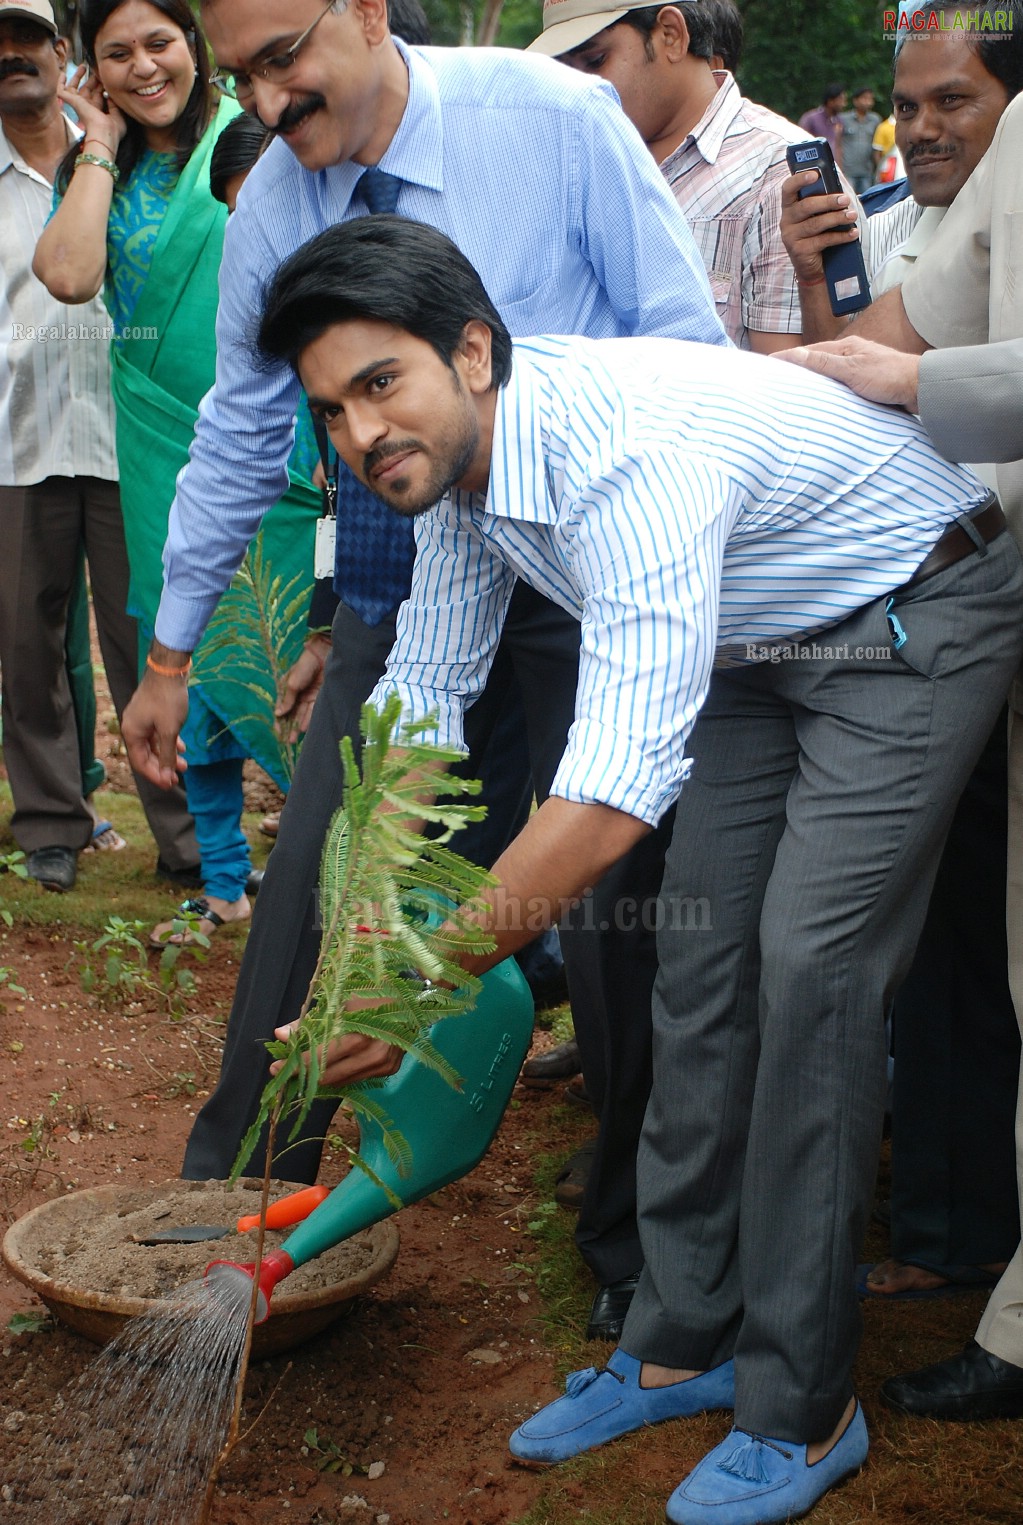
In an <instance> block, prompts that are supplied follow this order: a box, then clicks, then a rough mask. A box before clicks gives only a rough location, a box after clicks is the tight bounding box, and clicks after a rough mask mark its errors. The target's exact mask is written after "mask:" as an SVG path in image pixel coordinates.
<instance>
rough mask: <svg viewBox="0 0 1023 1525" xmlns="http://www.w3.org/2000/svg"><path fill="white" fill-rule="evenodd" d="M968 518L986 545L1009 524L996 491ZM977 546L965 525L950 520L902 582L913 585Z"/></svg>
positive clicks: (949, 565) (942, 569)
mask: <svg viewBox="0 0 1023 1525" xmlns="http://www.w3.org/2000/svg"><path fill="white" fill-rule="evenodd" d="M969 519H970V526H971V528H972V529H975V530H976V532H977V534H978V535H979V536H980V538H981V540H982V541H983V542H984V543H985V545H987V544H990V542H991V541H992V540H997V538H998V536H999V535H1000V534H1001V533H1002V531H1003V530H1005V529H1008V527H1009V526H1008V525H1007V524H1006V522H1005V515H1004V514H1003V513H1002V505H1001V504H1000V503H999V501H998V499H997V498H996V497H995V496H994V494H992V495H991V497H990V498H988V500H987V501H986V502H985V503H982V504H981V506H980V508H978V509H977V511H976V513H973V514H970V516H969ZM976 550H977V542H976V541H975V540H974V539H973V538H972V537H971V536H970V535H969V534H968V533H967V531H966V530H964V529H963V527H962V525H961V524H959V523H955V524H950V525H949V527H948V529H947V530H946V531H945V533H944V534H943V535H942V537H941V539H940V540H939V541H937V543H936V544H935V545H933V546H932V547H931V549H930V550H929V551H928V553H927V555H926V556H925V557H924V559H923V561H922V562H921V563H920V565H919V566H918V567H917V569H916V571H915V572H914V573H913V575H912V577H911V578H910V579H909V581H908V582H905V583H903V587H904V588H912V587H913V586H914V584H916V583H918V582H926V580H927V578H928V577H933V576H934V575H935V573H936V572H944V570H945V568H946V567H951V566H955V564H956V562H957V561H962V560H963V559H964V558H965V557H967V556H970V555H972V554H973V553H974V552H975V551H976Z"/></svg>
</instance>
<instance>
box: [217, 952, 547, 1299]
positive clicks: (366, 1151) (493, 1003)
mask: <svg viewBox="0 0 1023 1525" xmlns="http://www.w3.org/2000/svg"><path fill="white" fill-rule="evenodd" d="M532 1035H533V998H532V995H531V994H530V991H529V987H528V985H527V984H526V981H525V979H524V978H523V975H522V971H521V970H520V969H519V966H518V964H517V963H516V962H515V960H514V959H511V958H509V959H505V960H504V962H503V963H500V964H498V965H497V966H496V967H495V968H493V969H491V970H490V971H489V972H488V973H487V974H485V975H484V976H483V988H482V989H481V991H480V993H479V997H478V998H477V1001H476V1004H475V1006H474V1007H472V1008H470V1010H468V1011H466V1012H463V1013H462V1014H461V1015H460V1016H457V1017H445V1018H443V1019H442V1020H441V1021H439V1022H436V1023H435V1024H434V1026H433V1027H432V1028H431V1029H430V1039H431V1041H432V1042H433V1043H434V1045H435V1046H436V1047H437V1049H439V1051H440V1052H441V1053H442V1054H443V1056H444V1058H445V1059H446V1060H447V1061H448V1063H449V1064H450V1065H451V1066H452V1068H453V1069H454V1070H455V1072H456V1073H457V1074H458V1075H460V1076H461V1077H462V1086H461V1089H460V1090H455V1089H454V1088H453V1087H452V1086H450V1085H448V1083H447V1082H446V1081H445V1080H442V1079H441V1077H440V1076H439V1075H436V1074H434V1072H433V1071H432V1070H428V1069H426V1068H425V1066H423V1065H421V1064H420V1063H419V1062H418V1061H417V1060H414V1059H413V1058H412V1057H411V1056H410V1055H406V1056H405V1059H404V1061H403V1063H402V1066H401V1068H400V1069H399V1070H398V1072H397V1074H395V1075H391V1076H389V1077H388V1079H387V1080H385V1081H383V1083H382V1084H381V1086H380V1087H379V1089H378V1090H377V1091H376V1092H375V1095H376V1096H377V1097H378V1098H379V1100H380V1103H381V1105H382V1106H383V1107H384V1108H385V1109H386V1111H387V1113H388V1114H389V1115H390V1117H391V1119H392V1121H393V1123H394V1126H395V1127H396V1128H397V1129H398V1131H399V1132H400V1133H402V1134H404V1136H405V1138H406V1139H407V1140H408V1143H409V1146H410V1148H411V1151H412V1165H411V1169H410V1170H409V1173H408V1174H407V1175H405V1176H402V1175H399V1173H398V1169H397V1167H396V1165H395V1164H394V1162H393V1161H392V1160H391V1158H390V1156H389V1155H388V1153H387V1151H386V1149H385V1148H384V1144H383V1135H382V1133H381V1131H380V1128H379V1125H378V1124H376V1123H375V1122H373V1121H372V1120H366V1121H363V1122H362V1124H361V1130H360V1133H361V1136H360V1142H359V1152H360V1153H361V1155H362V1157H363V1158H364V1159H365V1161H366V1163H367V1165H368V1166H369V1167H370V1169H371V1170H373V1171H375V1173H376V1174H377V1175H378V1176H379V1177H380V1179H381V1181H384V1182H386V1184H387V1185H388V1186H389V1187H390V1189H391V1190H392V1191H393V1192H394V1195H395V1196H396V1197H397V1198H398V1200H399V1202H400V1204H401V1206H402V1207H407V1206H408V1205H409V1204H410V1203H412V1202H418V1201H419V1200H420V1199H421V1198H422V1197H428V1196H429V1195H430V1193H431V1192H435V1191H439V1190H440V1188H441V1187H442V1186H447V1185H448V1183H449V1182H451V1181H457V1180H458V1179H459V1177H460V1176H464V1175H467V1174H468V1173H469V1171H470V1170H472V1169H473V1168H474V1167H475V1166H476V1165H478V1164H479V1162H480V1160H481V1159H482V1158H483V1156H484V1154H486V1152H487V1149H488V1148H489V1146H490V1142H491V1140H492V1139H493V1137H494V1134H495V1133H496V1132H497V1128H498V1124H499V1123H500V1121H501V1118H502V1117H503V1116H504V1109H505V1107H506V1106H507V1105H508V1099H509V1097H510V1096H511V1093H512V1087H513V1086H514V1084H515V1081H516V1079H517V1078H518V1073H519V1070H520V1069H521V1067H522V1061H523V1060H524V1058H525V1056H526V1053H527V1052H528V1049H529V1045H530V1041H531V1039H532ZM396 1211H397V1209H396V1208H395V1205H394V1203H393V1201H392V1200H391V1199H390V1198H389V1197H388V1196H387V1193H386V1192H384V1191H383V1190H381V1188H380V1187H379V1186H378V1185H377V1184H376V1182H375V1181H372V1180H371V1179H370V1177H369V1176H368V1175H367V1174H366V1173H365V1171H363V1170H360V1169H359V1168H358V1166H353V1168H352V1169H351V1170H350V1171H349V1173H348V1175H347V1176H346V1177H345V1179H344V1180H343V1181H342V1182H341V1184H340V1186H338V1187H336V1188H335V1189H334V1191H332V1192H331V1194H330V1196H329V1197H327V1198H326V1199H325V1201H323V1202H321V1203H320V1205H319V1207H317V1208H316V1209H315V1211H314V1212H312V1213H310V1215H309V1217H308V1218H306V1220H305V1222H304V1223H301V1224H300V1225H299V1227H298V1228H297V1229H296V1230H295V1232H294V1233H293V1234H291V1235H290V1236H289V1237H288V1239H287V1240H286V1241H285V1243H284V1244H283V1245H282V1246H281V1247H280V1249H277V1250H271V1251H269V1253H268V1254H266V1255H265V1256H264V1257H263V1260H262V1262H261V1264H260V1268H259V1297H258V1300H257V1303H256V1323H257V1324H261V1323H263V1322H264V1320H265V1319H267V1318H268V1317H269V1314H270V1296H271V1294H272V1292H273V1289H274V1287H275V1286H276V1285H277V1283H278V1282H279V1281H282V1280H283V1279H284V1277H285V1276H288V1275H289V1274H290V1273H291V1272H292V1271H293V1270H294V1269H295V1267H296V1266H301V1265H305V1263H306V1261H308V1260H313V1259H315V1257H316V1256H317V1255H322V1254H323V1251H324V1250H329V1249H330V1248H331V1247H332V1246H333V1245H335V1244H340V1243H341V1241H342V1239H348V1238H350V1236H351V1235H352V1234H356V1233H358V1232H359V1230H360V1229H364V1228H369V1226H370V1225H371V1224H373V1223H378V1222H379V1221H380V1219H381V1218H386V1217H388V1216H389V1215H390V1214H391V1213H393V1212H396ZM254 1274H255V1266H254V1265H252V1264H249V1265H239V1264H237V1263H236V1262H235V1261H231V1260H214V1261H213V1262H212V1263H211V1264H210V1265H209V1266H207V1268H206V1275H207V1277H213V1278H216V1279H218V1280H219V1279H227V1278H237V1277H244V1278H245V1279H246V1280H247V1281H248V1282H250V1283H251V1280H252V1277H253V1276H254Z"/></svg>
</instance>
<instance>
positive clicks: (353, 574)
mask: <svg viewBox="0 0 1023 1525" xmlns="http://www.w3.org/2000/svg"><path fill="white" fill-rule="evenodd" d="M356 189H357V190H358V191H359V193H360V194H361V196H362V199H363V201H364V202H365V203H366V205H367V207H368V208H369V210H370V211H371V212H393V211H394V209H395V207H396V206H397V204H398V192H399V190H400V189H401V181H400V180H399V178H398V176H397V175H389V174H387V172H386V171H385V170H382V169H377V168H376V167H375V166H374V167H373V168H372V169H368V170H366V172H365V173H364V174H363V175H362V177H361V179H360V180H359V183H358V186H357V187H356ZM337 489H338V491H337V513H338V534H337V559H336V562H335V567H334V588H335V591H336V592H337V595H338V597H339V598H340V599H341V600H342V602H343V603H345V604H347V605H348V607H349V609H352V610H354V612H355V613H356V614H357V615H358V616H359V618H360V619H361V620H362V621H363V623H364V624H366V625H379V624H380V622H381V620H383V619H385V618H386V616H387V615H388V614H390V613H391V611H392V610H393V609H396V608H397V607H398V605H399V604H400V603H401V602H402V600H403V599H406V598H407V597H408V593H409V588H410V586H411V583H412V562H413V561H414V559H415V554H416V552H415V531H414V530H413V527H412V522H411V520H409V519H401V518H399V517H398V515H397V514H396V513H395V512H394V510H393V509H392V508H388V507H387V505H386V503H384V501H383V499H382V498H378V497H377V495H376V493H373V492H370V490H369V488H368V487H365V486H364V485H363V484H362V482H360V481H359V479H358V477H355V476H353V475H352V473H351V472H350V471H349V470H348V468H347V467H346V466H345V465H344V464H343V462H341V461H339V462H338V481H337Z"/></svg>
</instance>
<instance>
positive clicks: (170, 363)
mask: <svg viewBox="0 0 1023 1525" xmlns="http://www.w3.org/2000/svg"><path fill="white" fill-rule="evenodd" d="M238 109H239V108H238V106H237V103H236V102H234V101H229V100H226V99H225V100H223V101H222V102H221V103H220V107H219V109H218V111H217V115H216V117H215V118H214V120H213V121H212V122H211V124H210V126H209V127H208V128H207V129H206V132H205V133H204V134H203V137H202V139H201V140H200V142H199V144H198V145H197V147H196V149H195V151H194V153H193V154H192V156H191V158H190V159H189V161H188V163H187V164H186V166H185V168H184V169H183V170H182V172H181V175H180V177H179V179H178V183H177V185H176V186H175V188H174V191H173V194H172V195H171V198H170V201H169V202H168V205H167V212H166V215H165V217H164V220H163V223H162V225H161V228H160V232H159V235H158V237H157V240H156V243H155V245H154V247H153V257H152V264H151V267H150V272H149V277H148V279H147V281H146V284H145V287H144V288H143V290H142V292H141V294H140V295H139V298H138V301H137V303H136V305H135V311H134V313H133V314H132V318H131V326H130V330H129V332H130V333H131V334H132V335H134V334H137V333H138V332H139V331H140V330H146V329H148V330H150V331H152V330H155V332H156V336H157V337H156V338H155V339H142V338H135V337H122V338H120V339H119V340H118V341H117V343H115V344H114V346H113V390H114V400H115V403H116V405H117V458H118V467H119V471H120V477H121V506H122V511H123V514H124V530H125V539H126V541H127V545H128V560H129V564H130V567H131V609H132V612H133V613H134V614H137V615H138V616H139V617H140V619H141V621H142V623H143V625H144V626H145V627H147V628H148V630H149V631H152V629H153V627H154V625H155V622H156V611H157V608H158V606H159V602H160V595H161V593H162V591H163V546H164V541H165V540H166V538H167V519H168V515H169V512H170V505H171V502H172V500H173V498H174V491H175V480H176V478H177V475H178V472H179V471H180V470H181V468H182V467H183V466H184V465H185V463H186V461H187V460H188V451H189V447H190V445H191V443H192V436H193V434H194V432H195V424H196V419H197V417H198V406H199V402H200V400H201V399H202V397H203V396H204V395H205V394H206V392H207V391H208V390H209V388H210V387H211V386H212V385H213V378H214V373H215V368H216V338H215V332H214V329H215V322H216V315H217V278H218V274H219V270H220V260H221V254H222V251H223V242H224V225H225V222H226V219H227V210H226V208H225V207H224V206H222V205H221V204H220V202H218V201H215V200H214V198H213V196H212V195H211V193H210V188H209V186H210V182H209V164H210V155H211V154H212V152H213V146H214V144H215V143H216V141H217V137H218V136H219V134H220V132H221V131H222V130H223V128H224V127H226V125H227V123H228V122H229V121H230V119H231V118H232V117H233V116H234V115H236V113H237V111H238ZM320 507H321V500H320V493H319V491H318V489H316V488H315V487H314V486H313V485H312V483H311V482H308V481H306V480H305V479H304V478H302V477H297V476H294V475H293V476H292V479H291V487H290V488H289V490H288V492H287V493H286V494H285V496H284V497H283V498H281V499H280V501H279V502H278V503H276V504H275V505H274V507H273V508H272V509H271V510H270V512H269V513H268V514H267V515H266V517H265V518H264V520H263V524H262V551H263V557H264V559H265V560H266V561H267V562H269V564H270V566H271V568H272V573H273V576H274V577H276V578H278V579H279V580H280V582H281V584H282V585H291V587H292V588H293V589H294V588H296V587H300V586H304V585H305V584H311V582H312V567H313V539H314V535H315V526H316V519H317V516H318V515H319V513H320ZM293 579H299V581H298V582H293V581H292V580H293ZM239 597H243V594H242V592H241V590H240V589H238V588H237V587H234V586H233V587H232V590H231V593H230V595H229V596H228V601H229V604H230V603H231V602H233V601H235V600H236V599H237V598H239ZM235 609H236V610H237V605H236V606H235ZM219 618H220V616H218V615H215V616H214V620H213V622H211V636H212V626H213V625H215V624H216V623H217V621H218V619H219ZM303 633H304V632H303V630H302V624H301V621H298V622H296V628H295V630H294V631H293V632H292V636H291V639H290V641H289V643H288V645H289V649H288V650H286V651H283V652H281V653H280V656H279V660H281V661H282V662H283V664H284V665H285V667H286V666H287V665H290V662H291V661H293V660H294V659H295V658H297V656H298V654H299V652H300V650H301V646H302V639H303ZM204 644H205V642H203V643H200V646H199V650H198V652H197V660H198V665H199V666H200V667H202V666H203V663H202V660H201V657H202V651H203V645H204ZM253 663H254V664H255V666H256V667H258V668H259V669H260V686H262V684H263V682H264V681H265V685H266V687H267V688H268V689H272V686H273V685H272V678H271V672H270V664H269V660H268V659H267V658H266V657H265V655H264V654H263V653H262V652H260V651H258V650H256V649H255V648H253V649H249V648H248V646H247V645H246V649H245V650H244V652H238V651H235V653H234V654H232V651H231V649H230V647H229V645H227V644H226V643H218V650H217V654H216V658H215V661H214V660H211V662H208V663H206V664H205V671H204V673H203V677H202V680H201V682H200V683H199V684H197V685H196V687H197V688H198V691H199V695H200V697H201V698H202V699H203V700H204V701H205V702H206V704H207V705H208V706H209V708H210V709H211V710H212V711H213V713H214V715H216V716H217V718H218V719H219V720H220V721H221V722H222V723H223V725H224V726H225V727H228V728H229V729H230V730H231V731H232V732H233V733H234V735H235V736H237V737H238V738H239V739H240V740H241V741H242V742H243V743H244V745H245V747H246V749H247V751H248V752H249V753H250V755H251V756H253V757H254V758H255V759H256V760H257V762H259V763H260V764H261V765H262V766H263V767H264V768H265V769H266V770H267V772H268V773H269V774H270V775H271V777H273V778H274V779H275V780H276V781H277V783H278V784H280V785H281V787H287V777H286V774H285V772H284V771H283V770H282V762H281V755H280V749H279V747H278V744H277V741H276V738H275V736H274V732H273V717H272V715H271V714H269V713H266V714H265V715H264V714H253V713H252V712H253V710H254V708H255V707H256V706H255V702H254V697H253V694H252V692H251V683H252V672H251V671H250V668H251V666H252V664H253ZM211 668H212V669H213V670H214V672H215V676H210V669H211Z"/></svg>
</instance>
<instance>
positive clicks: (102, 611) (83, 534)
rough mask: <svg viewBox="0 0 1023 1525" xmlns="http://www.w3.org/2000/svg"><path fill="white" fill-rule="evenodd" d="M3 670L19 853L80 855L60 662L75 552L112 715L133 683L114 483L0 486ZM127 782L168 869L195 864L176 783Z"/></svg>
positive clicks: (80, 810) (81, 814)
mask: <svg viewBox="0 0 1023 1525" xmlns="http://www.w3.org/2000/svg"><path fill="white" fill-rule="evenodd" d="M0 532H2V535H3V555H2V556H0V668H2V677H3V747H4V763H5V765H6V767H7V775H8V778H9V780H10V784H11V794H12V796H13V798H14V814H13V816H12V818H11V830H12V832H13V833H14V839H15V841H16V842H17V844H18V846H19V847H20V848H22V849H23V850H24V851H25V852H29V853H30V852H34V851H35V849H36V848H39V847H70V848H81V847H84V846H85V845H86V843H87V842H88V841H89V838H90V837H91V835H92V828H93V820H92V816H91V815H90V814H89V811H88V808H87V806H86V804H85V800H84V798H83V794H82V768H81V757H80V753H79V746H78V733H77V729H76V725H75V714H74V707H73V705H72V701H71V689H70V686H69V684H68V678H67V670H66V666H65V654H64V634H65V627H66V624H67V611H68V602H69V599H70V597H71V591H72V588H73V586H74V583H75V578H76V576H77V574H78V558H79V555H80V553H81V548H82V546H83V545H84V547H85V554H86V556H87V558H88V562H89V582H90V586H91V590H92V601H93V608H94V611H95V615H96V630H97V634H98V636H99V644H100V650H101V652H102V654H103V666H104V668H105V670H106V675H107V681H108V683H109V684H110V695H111V698H112V699H113V701H114V708H115V710H116V711H117V715H118V718H120V715H121V713H122V711H123V710H124V707H125V705H126V704H127V703H128V700H129V699H130V698H131V696H132V694H133V693H134V692H135V689H136V687H137V686H138V663H139V652H138V627H137V626H136V623H135V621H134V620H133V619H132V618H131V616H130V615H129V614H128V613H127V612H126V607H127V603H128V553H127V550H126V548H125V543H124V524H123V521H122V519H121V500H120V494H119V492H118V488H117V483H116V482H106V481H102V480H100V479H99V478H97V477H49V478H47V480H46V481H44V482H39V483H37V484H36V485H34V486H32V487H0ZM135 784H136V788H137V789H138V792H139V797H140V799H141V801H142V805H143V809H144V810H145V812H146V819H147V820H148V822H149V828H150V830H151V831H152V833H153V837H154V838H155V840H156V845H157V847H158V849H159V853H160V856H161V858H162V859H163V860H164V863H165V864H166V865H167V867H168V868H172V869H178V868H185V867H187V866H189V865H191V864H194V863H197V862H198V861H199V849H198V847H197V846H196V842H195V832H194V829H193V827H192V818H191V816H190V815H189V813H188V806H187V804H186V801H185V792H184V790H183V789H182V788H181V787H180V785H179V786H177V787H176V788H174V789H172V790H164V789H159V788H157V786H156V785H155V784H151V783H149V781H148V780H147V779H145V778H142V777H141V776H140V775H139V774H136V775H135Z"/></svg>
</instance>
